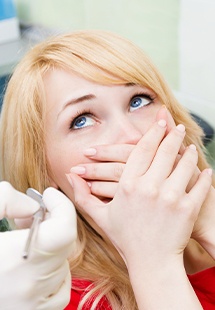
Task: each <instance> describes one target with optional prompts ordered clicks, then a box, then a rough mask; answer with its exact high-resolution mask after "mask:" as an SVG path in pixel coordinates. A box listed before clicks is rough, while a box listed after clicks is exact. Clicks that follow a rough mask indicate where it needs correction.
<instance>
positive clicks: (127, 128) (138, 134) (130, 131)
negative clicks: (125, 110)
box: [111, 118, 143, 144]
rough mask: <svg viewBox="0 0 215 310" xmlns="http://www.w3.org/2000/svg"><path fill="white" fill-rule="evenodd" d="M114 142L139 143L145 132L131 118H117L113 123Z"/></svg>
mask: <svg viewBox="0 0 215 310" xmlns="http://www.w3.org/2000/svg"><path fill="white" fill-rule="evenodd" d="M111 130H112V135H113V136H112V139H113V141H112V143H117V144H124V143H126V144H137V142H138V141H139V140H140V139H141V138H142V136H143V133H142V131H141V128H139V127H138V126H137V124H133V123H132V122H131V121H130V120H129V119H127V118H123V119H121V120H119V119H116V120H115V122H114V124H113V123H112V129H111Z"/></svg>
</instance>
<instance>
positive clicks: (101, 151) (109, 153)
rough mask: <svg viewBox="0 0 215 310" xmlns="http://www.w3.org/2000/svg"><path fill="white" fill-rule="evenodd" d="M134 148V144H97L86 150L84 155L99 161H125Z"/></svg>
mask: <svg viewBox="0 0 215 310" xmlns="http://www.w3.org/2000/svg"><path fill="white" fill-rule="evenodd" d="M133 148H134V145H132V144H112V145H97V146H94V147H91V148H88V149H86V150H84V155H85V156H87V157H90V158H92V159H94V160H98V161H116V162H121V163H125V162H127V159H128V157H129V155H130V153H131V151H132V150H133Z"/></svg>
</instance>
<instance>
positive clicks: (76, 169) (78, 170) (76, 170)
mask: <svg viewBox="0 0 215 310" xmlns="http://www.w3.org/2000/svg"><path fill="white" fill-rule="evenodd" d="M70 171H71V172H74V173H76V174H84V173H85V172H86V168H85V167H81V166H75V167H72V168H71V169H70Z"/></svg>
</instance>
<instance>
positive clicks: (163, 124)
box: [158, 119, 166, 127]
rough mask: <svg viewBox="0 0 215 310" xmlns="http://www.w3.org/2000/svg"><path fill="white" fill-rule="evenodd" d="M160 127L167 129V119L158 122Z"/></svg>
mask: <svg viewBox="0 0 215 310" xmlns="http://www.w3.org/2000/svg"><path fill="white" fill-rule="evenodd" d="M158 125H159V126H160V127H166V120H165V119H160V120H159V121H158Z"/></svg>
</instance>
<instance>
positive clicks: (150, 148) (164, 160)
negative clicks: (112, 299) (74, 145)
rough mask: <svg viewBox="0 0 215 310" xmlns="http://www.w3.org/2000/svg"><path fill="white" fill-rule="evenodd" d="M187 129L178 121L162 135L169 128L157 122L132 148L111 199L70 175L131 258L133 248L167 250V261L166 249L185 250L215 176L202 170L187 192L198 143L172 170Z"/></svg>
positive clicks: (89, 209) (86, 205) (82, 201)
mask: <svg viewBox="0 0 215 310" xmlns="http://www.w3.org/2000/svg"><path fill="white" fill-rule="evenodd" d="M182 129H183V125H179V126H177V127H176V128H174V129H172V131H171V132H170V133H169V134H168V135H167V137H166V138H164V140H163V137H164V134H165V130H166V128H165V127H162V126H159V123H156V124H154V125H153V126H152V128H151V129H150V130H149V131H148V132H147V133H146V134H145V136H144V137H143V138H142V139H141V140H140V142H139V143H138V144H137V146H136V147H135V148H134V150H133V151H132V152H131V155H130V157H129V159H128V161H127V164H126V167H125V169H124V171H123V173H122V176H121V179H120V181H119V183H118V187H117V190H116V194H115V196H114V198H113V200H112V201H111V202H109V203H108V204H105V203H103V202H101V201H100V200H99V199H97V198H96V197H95V196H93V195H92V194H91V192H90V189H89V187H88V186H87V184H86V183H85V181H84V180H83V179H81V178H79V177H78V176H77V175H75V174H73V173H71V175H70V177H71V179H72V183H73V184H74V193H75V199H76V202H77V203H78V205H79V206H80V207H81V208H82V209H84V211H85V212H86V213H88V214H89V215H90V217H92V218H93V219H94V220H95V222H96V223H97V224H98V225H99V226H100V227H101V228H102V229H103V231H104V232H105V233H106V234H107V235H108V237H109V238H110V239H111V240H112V242H113V243H114V244H115V246H116V247H117V249H118V250H119V252H121V253H123V255H124V256H125V258H126V261H127V258H129V257H130V255H131V253H134V251H140V253H141V256H142V255H143V256H145V254H147V255H148V253H150V251H151V250H152V249H153V251H157V252H158V253H156V257H158V256H160V255H161V256H162V254H161V253H162V252H163V251H164V253H163V255H164V256H165V260H166V255H167V248H168V251H169V255H170V253H174V254H175V253H176V252H178V253H179V252H180V253H181V254H182V253H183V250H184V248H185V246H186V244H187V242H188V240H189V237H190V235H191V233H192V229H193V225H194V223H195V220H196V219H197V215H198V212H199V210H200V207H201V204H202V203H203V201H204V199H205V197H206V195H207V191H208V189H209V185H210V182H211V177H210V176H209V174H208V173H207V172H203V173H201V176H200V178H199V179H198V181H197V182H196V184H195V185H194V186H193V188H192V189H191V190H190V192H189V193H186V188H187V185H188V183H189V181H190V179H191V177H192V175H193V173H194V171H195V168H196V163H197V157H198V156H197V152H196V150H195V149H194V147H193V146H192V147H189V148H187V150H186V151H185V153H184V155H183V156H182V158H181V160H180V162H179V163H178V165H177V167H176V168H175V169H174V170H173V167H174V164H175V160H176V158H177V154H178V151H179V149H180V147H181V144H182V141H183V138H184V135H185V133H184V132H183V130H182ZM162 140H163V141H162ZM155 154H156V155H155ZM149 223H150V225H149ZM182 227H183V229H182ZM161 231H162V234H161V233H160V232H161ZM140 236H141V238H140ZM176 236H177V238H176ZM170 239H171V242H170ZM167 240H168V242H166V241H167ZM176 240H177V241H176ZM179 244H180V245H179ZM152 245H153V246H152ZM155 249H156V250H155ZM158 249H159V250H158ZM129 253H130V254H129ZM151 254H153V256H151V255H149V257H150V260H151V257H155V255H154V254H155V253H151ZM164 256H163V258H164Z"/></svg>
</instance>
